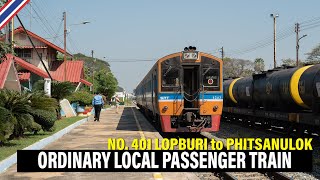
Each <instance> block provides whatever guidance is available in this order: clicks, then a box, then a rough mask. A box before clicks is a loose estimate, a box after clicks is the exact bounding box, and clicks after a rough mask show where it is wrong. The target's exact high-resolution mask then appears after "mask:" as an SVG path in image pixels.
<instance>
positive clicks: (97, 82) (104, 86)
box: [94, 69, 118, 98]
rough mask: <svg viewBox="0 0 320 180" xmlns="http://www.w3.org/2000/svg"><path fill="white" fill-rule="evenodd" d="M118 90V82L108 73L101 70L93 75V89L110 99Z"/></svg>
mask: <svg viewBox="0 0 320 180" xmlns="http://www.w3.org/2000/svg"><path fill="white" fill-rule="evenodd" d="M117 88H118V81H117V79H116V78H115V77H114V76H113V74H112V73H110V71H107V70H105V69H102V70H100V71H98V72H97V73H95V74H94V89H95V90H96V91H97V92H98V93H101V94H103V95H105V96H106V97H108V98H111V97H112V96H113V95H114V94H115V92H116V90H117Z"/></svg>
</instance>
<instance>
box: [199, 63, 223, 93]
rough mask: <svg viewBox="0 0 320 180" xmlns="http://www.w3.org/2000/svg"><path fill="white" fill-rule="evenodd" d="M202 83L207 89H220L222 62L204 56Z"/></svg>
mask: <svg viewBox="0 0 320 180" xmlns="http://www.w3.org/2000/svg"><path fill="white" fill-rule="evenodd" d="M202 83H203V86H204V90H206V91H218V90H220V63H219V62H218V61H216V60H214V59H210V58H207V57H202Z"/></svg>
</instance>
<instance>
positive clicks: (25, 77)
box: [18, 72, 31, 82]
mask: <svg viewBox="0 0 320 180" xmlns="http://www.w3.org/2000/svg"><path fill="white" fill-rule="evenodd" d="M18 76H19V80H20V81H21V82H25V81H29V79H30V76H31V73H29V72H26V73H25V72H19V73H18Z"/></svg>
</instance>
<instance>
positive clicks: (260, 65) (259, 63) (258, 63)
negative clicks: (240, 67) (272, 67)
mask: <svg viewBox="0 0 320 180" xmlns="http://www.w3.org/2000/svg"><path fill="white" fill-rule="evenodd" d="M264 68H265V65H264V60H263V59H262V58H256V59H255V60H254V71H255V73H260V72H262V71H264Z"/></svg>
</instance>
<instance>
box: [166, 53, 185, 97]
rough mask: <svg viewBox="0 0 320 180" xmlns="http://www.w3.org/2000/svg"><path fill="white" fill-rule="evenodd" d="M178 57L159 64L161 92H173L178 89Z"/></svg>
mask: <svg viewBox="0 0 320 180" xmlns="http://www.w3.org/2000/svg"><path fill="white" fill-rule="evenodd" d="M179 58H180V57H175V58H171V59H168V60H165V61H163V62H162V63H161V75H162V86H161V90H162V91H174V89H177V88H179V87H180V71H181V70H180V69H181V68H180V59H179Z"/></svg>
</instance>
